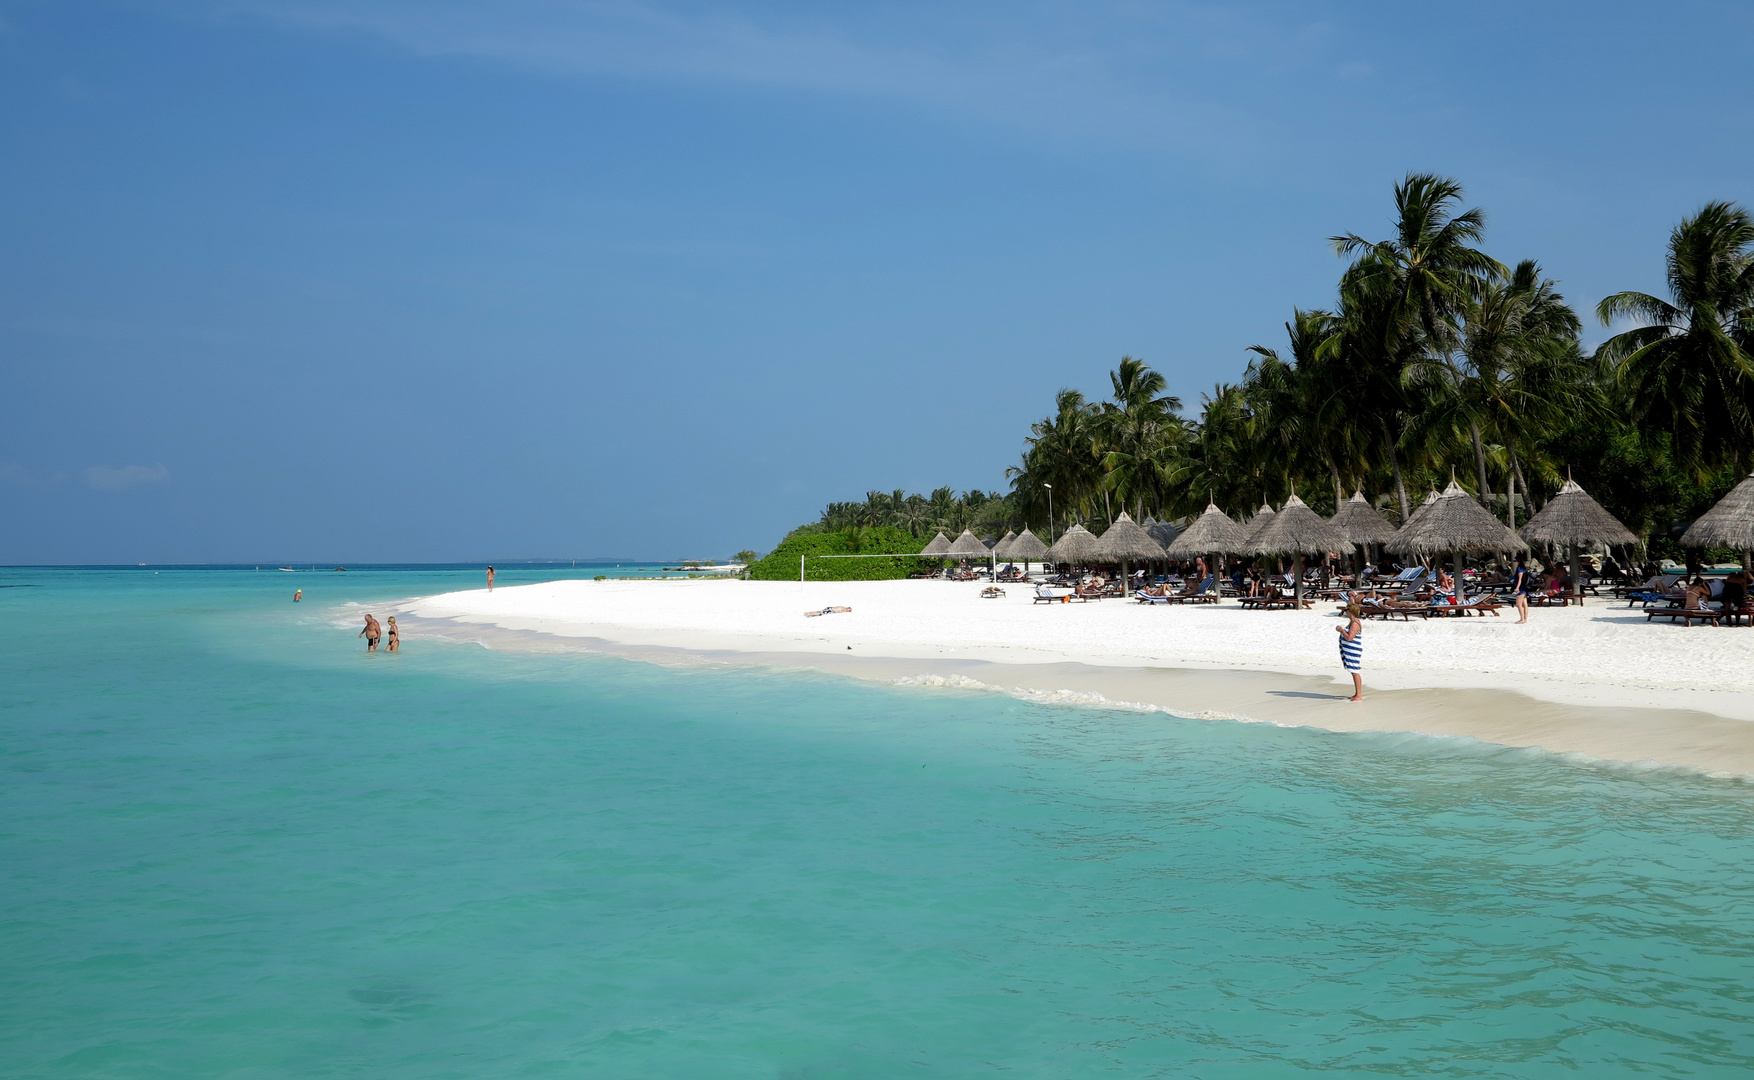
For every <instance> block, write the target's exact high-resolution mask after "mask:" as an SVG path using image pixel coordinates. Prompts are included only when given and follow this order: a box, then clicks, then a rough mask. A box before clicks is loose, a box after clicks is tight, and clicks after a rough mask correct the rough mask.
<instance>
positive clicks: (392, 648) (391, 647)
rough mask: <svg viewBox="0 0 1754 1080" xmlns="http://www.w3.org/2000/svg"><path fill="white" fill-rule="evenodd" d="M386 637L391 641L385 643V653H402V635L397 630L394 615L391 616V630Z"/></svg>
mask: <svg viewBox="0 0 1754 1080" xmlns="http://www.w3.org/2000/svg"><path fill="white" fill-rule="evenodd" d="M385 636H386V637H387V638H388V639H389V640H388V641H386V642H384V651H385V652H401V651H402V638H401V635H400V634H399V633H398V632H397V630H396V616H394V615H392V616H390V629H389V631H388V632H387V633H386V634H385Z"/></svg>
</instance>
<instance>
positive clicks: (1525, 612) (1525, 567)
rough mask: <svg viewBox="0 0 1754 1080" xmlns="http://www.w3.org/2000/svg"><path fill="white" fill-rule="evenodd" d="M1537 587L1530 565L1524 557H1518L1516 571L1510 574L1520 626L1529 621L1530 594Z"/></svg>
mask: <svg viewBox="0 0 1754 1080" xmlns="http://www.w3.org/2000/svg"><path fill="white" fill-rule="evenodd" d="M1534 587H1535V575H1534V574H1533V573H1531V572H1530V571H1529V564H1528V562H1527V560H1525V559H1524V558H1523V557H1522V556H1520V555H1519V556H1517V560H1516V569H1515V570H1513V571H1511V574H1510V591H1511V593H1512V594H1513V595H1515V596H1516V615H1517V618H1516V621H1517V624H1518V625H1521V624H1523V623H1526V622H1528V621H1529V592H1530V590H1532V589H1533V588H1534Z"/></svg>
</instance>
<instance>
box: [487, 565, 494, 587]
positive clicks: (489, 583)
mask: <svg viewBox="0 0 1754 1080" xmlns="http://www.w3.org/2000/svg"><path fill="white" fill-rule="evenodd" d="M487 591H488V592H492V591H493V567H491V566H490V567H488V568H487Z"/></svg>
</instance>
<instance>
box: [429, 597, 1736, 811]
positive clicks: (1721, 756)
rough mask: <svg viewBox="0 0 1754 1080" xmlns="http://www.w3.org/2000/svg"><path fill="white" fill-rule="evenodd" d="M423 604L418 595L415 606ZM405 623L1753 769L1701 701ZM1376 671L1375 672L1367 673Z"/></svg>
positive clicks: (551, 647)
mask: <svg viewBox="0 0 1754 1080" xmlns="http://www.w3.org/2000/svg"><path fill="white" fill-rule="evenodd" d="M409 606H418V605H409ZM400 622H401V625H402V627H403V636H404V637H405V638H406V637H413V636H421V637H432V638H441V639H445V640H451V641H468V642H477V643H479V644H481V645H483V646H485V647H487V648H490V649H498V650H506V651H523V652H544V653H564V652H581V653H582V652H592V653H607V654H611V655H617V656H622V657H626V658H629V659H633V660H639V661H642V662H646V663H655V664H666V665H679V666H735V667H759V668H769V669H777V670H803V671H820V672H826V673H829V674H833V675H839V676H844V677H848V678H855V679H864V680H869V681H873V682H880V683H885V684H888V685H899V686H906V687H916V688H918V689H920V690H921V692H989V693H1004V694H1009V695H1012V696H1015V697H1019V698H1022V699H1025V700H1031V701H1037V702H1042V703H1046V704H1064V705H1068V706H1107V707H1115V708H1141V709H1153V710H1162V711H1165V712H1170V713H1174V714H1177V715H1182V716H1193V717H1201V718H1208V719H1222V720H1234V721H1239V722H1248V723H1272V724H1279V725H1284V726H1303V727H1313V728H1320V729H1323V730H1328V731H1353V732H1364V731H1375V732H1396V733H1414V734H1422V735H1428V736H1438V737H1456V738H1471V739H1478V740H1481V741H1483V742H1488V743H1495V744H1499V745H1503V746H1511V747H1538V748H1540V749H1543V750H1546V751H1548V752H1551V753H1558V754H1577V755H1583V756H1586V757H1590V758H1598V759H1604V760H1610V761H1621V762H1632V763H1640V764H1647V765H1654V766H1666V767H1676V768H1683V769H1688V770H1694V771H1698V772H1702V773H1706V774H1711V775H1717V776H1735V777H1754V723H1751V722H1749V721H1747V720H1741V719H1734V718H1731V717H1727V716H1723V715H1717V714H1715V713H1714V712H1708V711H1704V710H1699V709H1690V708H1649V707H1639V706H1616V705H1612V704H1598V703H1588V704H1580V703H1577V702H1573V701H1561V700H1544V699H1542V698H1536V697H1533V696H1530V695H1528V694H1524V693H1520V692H1518V691H1515V690H1508V689H1482V688H1477V687H1457V688H1433V687H1429V686H1426V687H1417V688H1406V689H1381V688H1377V687H1373V686H1371V685H1370V684H1369V683H1368V682H1367V684H1366V691H1365V700H1364V701H1362V702H1356V703H1355V702H1351V701H1348V700H1347V697H1348V695H1349V694H1350V693H1351V683H1350V681H1349V680H1347V681H1345V682H1344V683H1342V682H1341V681H1340V679H1339V678H1338V676H1337V675H1314V674H1295V673H1283V672H1271V671H1259V670H1223V669H1217V668H1188V667H1159V666H1117V665H1097V664H1089V663H1081V662H1058V663H1013V662H1000V661H993V660H988V659H982V658H978V657H949V656H935V657H923V656H913V657H894V656H867V655H860V654H858V653H856V652H855V651H853V650H844V649H843V650H842V651H843V652H845V653H846V655H840V654H837V653H834V652H828V651H821V652H803V651H795V650H787V651H763V650H760V649H758V648H757V649H732V648H712V647H700V644H701V643H699V642H696V643H694V647H678V646H673V645H663V644H655V643H653V642H651V641H649V640H648V641H613V640H609V639H607V638H600V637H594V636H590V635H587V634H584V633H582V632H579V631H578V630H577V629H574V628H569V629H568V632H566V633H564V634H557V633H551V632H544V631H541V630H532V629H518V628H507V627H500V626H493V625H483V624H481V623H480V622H477V621H474V620H468V621H464V620H459V619H453V618H430V617H422V616H419V615H413V614H404V615H402V616H400ZM1367 679H1368V676H1367Z"/></svg>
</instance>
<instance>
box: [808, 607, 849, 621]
mask: <svg viewBox="0 0 1754 1080" xmlns="http://www.w3.org/2000/svg"><path fill="white" fill-rule="evenodd" d="M852 610H853V609H852V608H850V607H825V608H823V609H822V610H821V611H806V612H805V613H804V617H805V618H806V619H814V618H815V617H816V616H818V615H833V614H835V613H837V612H850V611H852Z"/></svg>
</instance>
